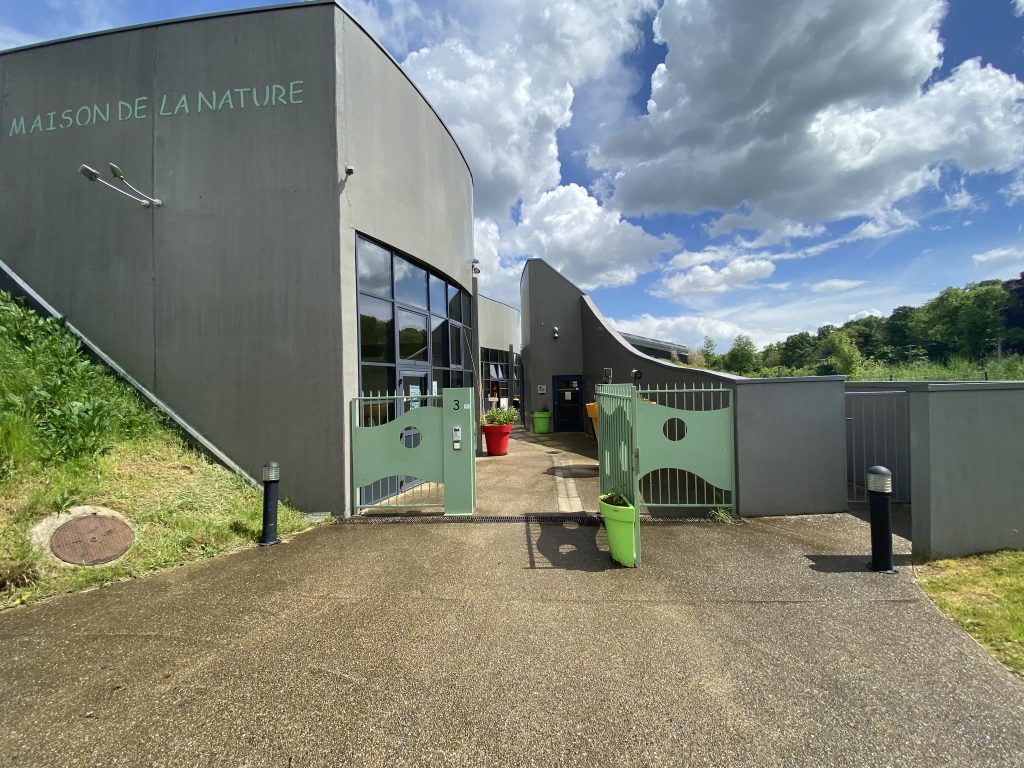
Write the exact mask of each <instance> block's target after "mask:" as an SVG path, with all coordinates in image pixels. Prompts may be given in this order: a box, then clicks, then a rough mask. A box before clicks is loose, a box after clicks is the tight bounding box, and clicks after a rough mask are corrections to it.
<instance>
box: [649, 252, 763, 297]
mask: <svg viewBox="0 0 1024 768" xmlns="http://www.w3.org/2000/svg"><path fill="white" fill-rule="evenodd" d="M774 271H775V265H774V264H773V263H772V262H770V261H768V260H767V259H735V260H734V261H730V262H729V263H728V264H726V265H725V266H724V267H722V268H721V269H714V268H713V267H709V266H708V265H707V264H699V265H697V266H696V267H693V268H692V269H689V270H687V271H685V272H679V273H676V274H669V275H668V276H666V277H664V278H662V279H661V280H660V281H659V282H658V284H657V285H656V286H655V287H654V288H653V289H652V290H651V293H652V294H654V295H655V296H658V297H660V298H665V299H672V300H674V301H680V302H685V301H687V300H688V298H689V297H690V295H691V294H695V293H698V294H700V293H725V292H726V291H729V290H732V289H734V288H741V287H744V286H747V285H749V284H750V283H752V282H754V281H755V280H760V279H761V278H765V277H768V276H769V275H771V274H772V273H773V272H774Z"/></svg>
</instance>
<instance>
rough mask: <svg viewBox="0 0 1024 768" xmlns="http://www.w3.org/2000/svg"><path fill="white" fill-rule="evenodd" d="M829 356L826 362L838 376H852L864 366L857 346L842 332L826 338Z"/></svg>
mask: <svg viewBox="0 0 1024 768" xmlns="http://www.w3.org/2000/svg"><path fill="white" fill-rule="evenodd" d="M827 341H828V343H829V346H830V347H831V354H830V355H829V358H828V361H829V363H831V364H832V368H833V370H834V371H835V372H836V373H837V374H839V375H840V376H853V375H854V374H855V373H857V371H858V370H859V369H860V367H861V366H862V365H863V364H864V358H863V357H862V356H861V354H860V351H859V350H858V349H857V345H856V344H854V343H853V340H852V339H851V338H850V337H849V336H847V335H846V334H845V333H844V332H843V331H836V332H835V333H833V334H832V335H831V336H829V337H828V340H827Z"/></svg>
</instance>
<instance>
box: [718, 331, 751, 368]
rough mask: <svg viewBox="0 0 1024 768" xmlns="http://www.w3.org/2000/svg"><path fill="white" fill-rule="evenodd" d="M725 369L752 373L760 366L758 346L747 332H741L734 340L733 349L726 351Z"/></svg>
mask: <svg viewBox="0 0 1024 768" xmlns="http://www.w3.org/2000/svg"><path fill="white" fill-rule="evenodd" d="M722 362H723V363H724V364H725V370H727V371H729V372H730V373H750V372H752V371H756V370H757V367H758V360H757V347H755V346H754V341H753V339H751V338H750V337H749V336H747V335H745V334H742V333H741V334H740V335H739V336H737V337H736V338H735V339H734V340H733V342H732V349H730V350H729V351H728V352H726V353H725V356H724V358H723V360H722Z"/></svg>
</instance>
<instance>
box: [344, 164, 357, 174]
mask: <svg viewBox="0 0 1024 768" xmlns="http://www.w3.org/2000/svg"><path fill="white" fill-rule="evenodd" d="M355 172H356V169H355V168H353V167H352V166H351V165H346V166H345V175H346V176H351V175H352V174H353V173H355Z"/></svg>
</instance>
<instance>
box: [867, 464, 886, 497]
mask: <svg viewBox="0 0 1024 768" xmlns="http://www.w3.org/2000/svg"><path fill="white" fill-rule="evenodd" d="M867 480H868V490H869V491H874V492H875V493H892V472H890V471H889V470H888V469H886V468H885V467H871V468H870V469H869V470H868V471H867Z"/></svg>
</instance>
